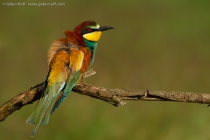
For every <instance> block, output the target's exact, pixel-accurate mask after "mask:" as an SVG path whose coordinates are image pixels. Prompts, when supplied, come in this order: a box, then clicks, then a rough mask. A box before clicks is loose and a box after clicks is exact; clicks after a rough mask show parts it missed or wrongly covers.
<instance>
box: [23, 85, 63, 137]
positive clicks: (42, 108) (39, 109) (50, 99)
mask: <svg viewBox="0 0 210 140" xmlns="http://www.w3.org/2000/svg"><path fill="white" fill-rule="evenodd" d="M64 85H65V82H63V83H59V84H53V85H52V86H51V87H47V88H46V90H45V93H44V97H43V98H42V99H40V101H39V102H38V104H37V106H36V108H35V110H34V112H33V113H32V114H31V116H30V117H29V118H28V120H27V121H26V123H29V124H31V123H32V124H34V129H33V131H32V134H31V137H33V136H34V135H35V133H36V130H37V128H38V127H39V126H40V125H46V124H47V123H48V122H49V118H50V112H51V110H52V108H53V106H54V104H55V101H56V97H57V95H58V94H59V92H60V91H61V90H62V89H63V87H64Z"/></svg>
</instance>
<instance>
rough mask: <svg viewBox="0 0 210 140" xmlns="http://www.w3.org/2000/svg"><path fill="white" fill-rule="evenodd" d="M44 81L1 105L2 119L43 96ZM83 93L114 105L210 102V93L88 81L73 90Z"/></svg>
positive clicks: (0, 119) (0, 118) (0, 116)
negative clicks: (99, 84) (162, 89)
mask: <svg viewBox="0 0 210 140" xmlns="http://www.w3.org/2000/svg"><path fill="white" fill-rule="evenodd" d="M42 85H43V83H40V84H38V85H36V86H34V87H31V88H30V89H29V90H28V91H26V92H22V93H20V94H18V95H17V96H15V97H13V98H12V99H10V100H9V101H7V102H5V103H4V104H2V105H1V106H0V121H3V120H5V119H6V118H7V117H8V116H9V115H10V114H12V113H13V112H14V111H16V110H18V109H20V108H21V107H23V106H25V105H27V104H31V103H32V102H34V101H36V100H38V99H40V98H41V95H42V93H43V86H42ZM72 91H74V92H77V93H79V94H81V95H86V96H90V97H92V98H96V99H100V100H102V101H105V102H107V103H110V104H112V105H114V106H119V105H124V104H126V102H125V100H145V101H175V102H190V103H200V104H210V94H204V93H203V94H201V93H199V94H198V93H191V92H176V91H172V92H166V91H149V90H132V89H123V88H116V89H106V88H103V87H96V86H92V85H89V84H86V83H78V84H77V85H76V86H75V87H74V88H73V90H72Z"/></svg>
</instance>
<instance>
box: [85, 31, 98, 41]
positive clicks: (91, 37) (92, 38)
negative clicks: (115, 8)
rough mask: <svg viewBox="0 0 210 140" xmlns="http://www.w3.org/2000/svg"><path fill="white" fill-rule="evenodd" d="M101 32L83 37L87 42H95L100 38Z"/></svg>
mask: <svg viewBox="0 0 210 140" xmlns="http://www.w3.org/2000/svg"><path fill="white" fill-rule="evenodd" d="M101 34H102V32H101V31H95V32H92V33H88V34H84V35H83V37H84V38H85V39H87V40H89V41H94V42H97V41H98V40H99V39H100V37H101Z"/></svg>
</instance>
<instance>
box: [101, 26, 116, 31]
mask: <svg viewBox="0 0 210 140" xmlns="http://www.w3.org/2000/svg"><path fill="white" fill-rule="evenodd" d="M110 29H114V27H112V26H101V27H100V28H99V29H98V30H99V31H106V30H110Z"/></svg>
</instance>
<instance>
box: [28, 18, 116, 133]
mask: <svg viewBox="0 0 210 140" xmlns="http://www.w3.org/2000/svg"><path fill="white" fill-rule="evenodd" d="M109 29H114V28H113V27H111V26H99V24H97V23H96V22H95V21H85V22H82V23H81V24H79V25H78V26H76V27H75V29H74V31H73V32H72V31H69V30H66V31H65V32H64V33H65V36H66V37H65V38H62V39H58V40H56V41H54V42H53V43H52V45H51V47H50V49H49V53H48V67H49V71H48V75H47V78H46V80H45V82H44V84H43V87H44V91H43V95H42V98H41V99H40V100H39V101H38V104H37V106H36V108H35V110H34V112H33V113H32V114H31V116H30V117H29V118H28V120H27V121H26V122H27V123H28V124H34V125H35V126H34V129H33V131H32V134H31V137H33V136H34V135H35V133H36V130H37V128H38V127H39V126H40V125H46V124H48V122H49V119H50V115H51V114H52V113H53V112H54V111H55V110H56V109H57V108H58V107H59V105H60V104H61V103H62V102H63V101H64V100H65V98H66V97H67V95H68V94H69V93H70V92H71V90H72V88H73V87H74V86H75V85H76V84H77V82H78V81H79V80H80V78H81V77H82V76H83V74H84V72H85V71H86V70H87V67H88V66H89V64H90V63H91V62H93V60H94V55H95V51H96V48H97V42H98V40H99V39H100V37H101V34H102V32H103V31H105V30H109Z"/></svg>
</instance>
